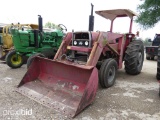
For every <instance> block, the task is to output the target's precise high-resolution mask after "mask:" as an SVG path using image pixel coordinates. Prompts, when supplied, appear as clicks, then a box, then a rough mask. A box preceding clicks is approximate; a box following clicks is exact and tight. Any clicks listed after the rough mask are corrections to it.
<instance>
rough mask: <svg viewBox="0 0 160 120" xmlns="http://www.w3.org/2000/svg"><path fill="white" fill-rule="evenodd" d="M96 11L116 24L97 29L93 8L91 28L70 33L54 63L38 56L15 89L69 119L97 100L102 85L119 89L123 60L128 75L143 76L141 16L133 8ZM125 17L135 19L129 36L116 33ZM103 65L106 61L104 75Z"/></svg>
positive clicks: (65, 38) (131, 20)
mask: <svg viewBox="0 0 160 120" xmlns="http://www.w3.org/2000/svg"><path fill="white" fill-rule="evenodd" d="M91 5H92V4H91ZM96 13H97V14H98V15H100V16H102V17H104V18H106V19H109V20H110V21H111V27H110V31H108V32H102V31H97V32H94V31H93V26H94V24H93V23H94V16H93V5H92V10H91V15H90V17H89V18H90V19H89V21H90V22H89V30H88V31H73V32H68V33H67V35H66V36H65V37H64V39H63V41H62V43H61V45H60V47H59V49H58V51H57V53H56V55H55V56H54V59H53V60H50V59H46V58H41V57H35V59H34V60H33V61H32V63H31V65H30V66H29V69H28V71H27V72H26V74H25V75H24V77H23V78H22V80H21V82H20V83H19V85H18V87H17V89H16V91H17V92H19V93H21V94H23V95H25V96H28V97H29V98H31V99H33V100H35V101H37V102H39V103H41V104H43V105H45V106H47V107H50V108H52V109H55V110H57V111H59V112H60V113H62V114H65V115H67V116H68V117H75V116H76V115H77V114H79V113H80V112H81V111H82V110H83V109H84V108H85V107H87V106H88V105H90V104H91V103H92V102H93V101H94V99H95V96H96V92H97V89H98V82H99V83H100V85H101V86H102V87H103V88H108V87H111V86H113V85H114V83H115V80H116V75H117V70H118V69H121V68H122V65H123V62H124V65H125V71H126V73H128V74H131V75H137V74H139V73H140V72H141V70H142V66H143V60H144V46H143V42H142V41H140V40H134V38H135V36H136V35H135V34H133V33H132V22H133V17H134V16H136V14H135V13H134V12H132V11H130V10H128V9H115V10H101V11H96ZM122 17H129V18H130V28H129V32H128V33H127V34H119V33H114V32H113V31H112V28H113V22H114V20H115V19H116V18H122ZM98 62H100V63H101V65H100V66H99V67H100V69H99V72H98V69H97V67H96V66H97V63H98ZM106 104H107V103H106Z"/></svg>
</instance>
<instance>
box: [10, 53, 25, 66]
mask: <svg viewBox="0 0 160 120" xmlns="http://www.w3.org/2000/svg"><path fill="white" fill-rule="evenodd" d="M11 62H12V64H14V65H19V64H21V63H22V57H21V56H20V55H13V56H12V57H11Z"/></svg>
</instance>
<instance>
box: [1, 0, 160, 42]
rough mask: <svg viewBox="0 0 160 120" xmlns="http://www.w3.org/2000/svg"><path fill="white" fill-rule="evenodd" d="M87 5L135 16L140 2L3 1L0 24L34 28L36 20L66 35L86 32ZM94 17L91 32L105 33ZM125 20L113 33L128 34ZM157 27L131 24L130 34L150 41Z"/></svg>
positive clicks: (105, 22)
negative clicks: (59, 28) (64, 29)
mask: <svg viewBox="0 0 160 120" xmlns="http://www.w3.org/2000/svg"><path fill="white" fill-rule="evenodd" d="M91 3H92V4H93V5H94V11H97V10H109V9H130V10H132V11H134V12H136V13H137V5H138V4H141V3H142V1H140V0H3V1H1V11H0V13H1V17H0V18H1V19H0V23H9V24H10V23H18V22H20V23H22V24H23V23H26V24H27V23H28V24H30V23H34V24H38V16H37V15H41V16H42V18H43V24H45V23H46V22H52V23H55V24H64V25H65V26H66V27H67V29H68V32H71V31H72V30H74V31H80V30H88V22H89V15H90V13H91ZM94 16H95V23H94V31H97V30H99V31H109V30H110V21H109V20H107V19H105V18H102V17H101V16H99V15H96V13H95V12H94ZM134 19H135V18H134ZM129 24H130V19H129V18H121V19H117V20H115V21H114V26H113V32H120V33H126V32H128V31H129ZM158 26H159V24H157V25H156V27H154V28H150V29H148V30H143V29H141V28H140V26H139V25H138V24H137V23H135V22H134V23H133V28H132V32H133V33H136V31H139V32H140V36H139V37H141V38H144V39H145V38H151V39H153V38H154V35H155V33H160V30H159V28H158Z"/></svg>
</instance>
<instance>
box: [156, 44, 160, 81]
mask: <svg viewBox="0 0 160 120" xmlns="http://www.w3.org/2000/svg"><path fill="white" fill-rule="evenodd" d="M156 78H157V80H160V47H158V58H157V75H156Z"/></svg>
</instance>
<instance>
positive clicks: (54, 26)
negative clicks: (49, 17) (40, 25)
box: [44, 22, 61, 29]
mask: <svg viewBox="0 0 160 120" xmlns="http://www.w3.org/2000/svg"><path fill="white" fill-rule="evenodd" d="M44 27H47V28H52V29H61V28H60V27H58V25H56V24H54V23H51V22H47V23H46V24H45V26H44Z"/></svg>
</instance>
